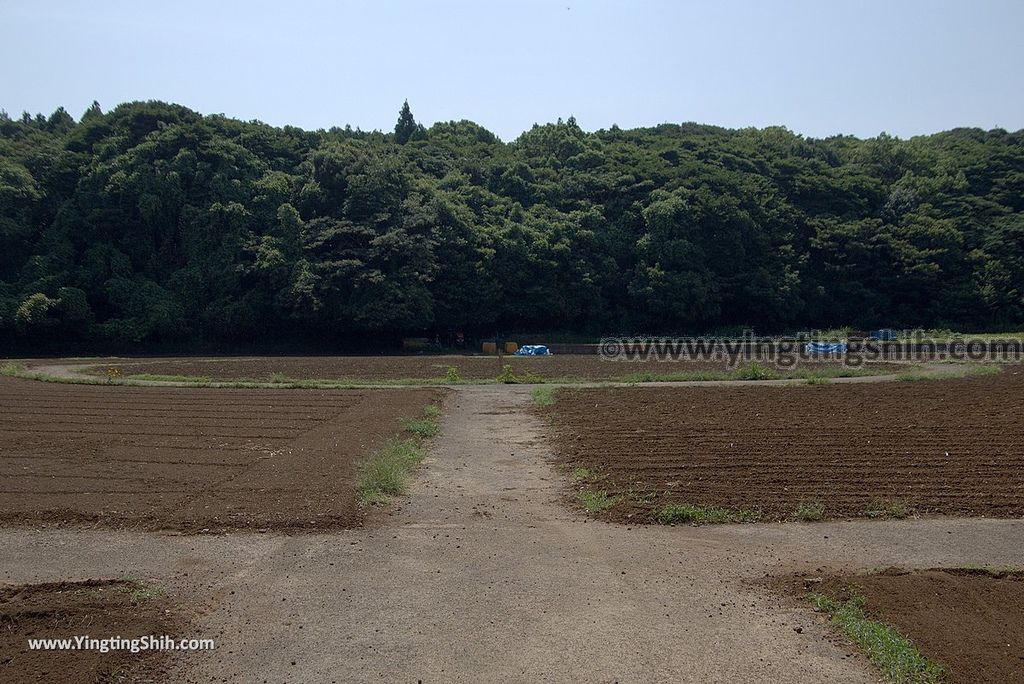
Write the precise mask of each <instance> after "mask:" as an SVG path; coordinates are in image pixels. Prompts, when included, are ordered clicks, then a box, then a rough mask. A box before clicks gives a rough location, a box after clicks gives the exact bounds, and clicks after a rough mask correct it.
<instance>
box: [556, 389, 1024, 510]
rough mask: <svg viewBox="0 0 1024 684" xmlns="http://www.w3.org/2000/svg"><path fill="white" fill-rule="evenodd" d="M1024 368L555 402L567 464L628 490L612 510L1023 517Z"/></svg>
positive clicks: (600, 392)
mask: <svg viewBox="0 0 1024 684" xmlns="http://www.w3.org/2000/svg"><path fill="white" fill-rule="evenodd" d="M1022 409H1024V370H1011V369H1006V370H1004V371H1003V372H1002V373H1001V374H999V375H992V376H984V377H972V378H963V379H957V380H941V381H940V380H935V381H918V382H905V383H871V384H847V385H820V386H810V385H802V386H784V387H735V388H734V387H706V388H700V387H698V388H659V387H642V388H628V387H627V388H601V389H563V390H561V391H559V393H558V394H557V401H556V402H555V404H554V405H553V406H552V407H550V408H548V409H545V410H544V413H545V414H546V415H547V416H548V417H549V418H550V421H551V427H550V428H549V433H550V437H551V439H552V441H553V443H554V445H555V451H556V453H557V454H558V457H559V460H560V461H561V462H562V464H563V465H564V466H565V467H566V469H573V468H587V469H588V470H589V471H591V473H596V474H597V476H598V477H597V478H593V479H592V481H591V482H590V483H588V484H586V485H585V486H587V487H589V488H590V489H592V490H606V491H607V492H608V494H609V495H610V496H613V497H619V498H618V499H617V501H616V503H615V505H614V506H612V507H611V508H610V509H608V510H606V511H605V512H604V513H603V514H602V516H603V517H606V518H607V519H611V520H616V521H621V522H626V521H633V522H639V521H646V522H652V521H654V520H655V519H656V516H657V512H658V511H659V510H661V508H662V507H663V506H664V505H665V504H670V503H671V504H694V505H716V506H724V507H729V508H734V509H760V510H761V511H762V513H763V518H765V519H784V518H788V517H790V516H791V515H792V514H793V512H794V510H795V509H796V507H797V506H798V505H799V504H801V503H802V502H810V501H817V502H821V503H822V504H823V505H824V508H825V515H826V516H827V517H846V516H851V517H852V516H882V515H886V513H885V512H884V511H881V512H880V509H884V508H885V505H886V504H890V503H900V504H904V505H906V506H908V507H909V508H910V509H911V512H913V513H916V514H939V513H944V514H954V515H985V516H997V517H1016V516H1020V515H1024V421H1022V420H1021V415H1022Z"/></svg>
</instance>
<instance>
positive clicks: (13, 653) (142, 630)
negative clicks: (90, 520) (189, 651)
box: [0, 580, 195, 684]
mask: <svg viewBox="0 0 1024 684" xmlns="http://www.w3.org/2000/svg"><path fill="white" fill-rule="evenodd" d="M140 591H144V589H142V588H140V587H138V586H137V585H135V584H132V583H129V582H122V581H114V580H90V581H86V582H59V583H52V584H32V585H23V586H16V587H6V588H0V681H4V682H61V683H62V684H87V683H89V684H91V683H93V682H111V681H159V680H161V679H162V678H163V677H162V675H163V674H164V672H163V665H164V662H165V658H166V655H167V653H168V651H161V650H152V649H147V650H139V651H138V652H137V653H132V652H131V650H108V651H107V653H102V652H101V651H99V650H29V645H28V640H29V639H68V638H74V637H76V636H80V635H81V636H88V637H90V638H93V639H106V638H110V637H122V638H124V639H133V638H137V637H141V636H156V637H158V638H159V637H163V636H169V637H172V638H174V639H181V638H193V637H194V636H195V635H192V634H187V635H186V634H184V633H183V629H182V624H183V620H182V618H181V616H180V615H179V614H178V613H177V612H176V611H175V610H174V608H173V606H172V605H171V604H170V602H169V601H167V600H166V599H164V598H162V597H160V596H156V597H149V596H142V595H140Z"/></svg>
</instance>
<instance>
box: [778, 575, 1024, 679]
mask: <svg viewBox="0 0 1024 684" xmlns="http://www.w3.org/2000/svg"><path fill="white" fill-rule="evenodd" d="M819 579H820V580H821V581H820V582H819V581H818V580H819ZM790 584H791V586H792V588H793V589H794V590H796V592H797V593H798V595H801V596H802V595H804V593H805V592H806V591H808V590H813V591H819V592H822V593H824V594H826V595H829V596H831V597H833V598H836V599H840V600H847V599H849V598H851V597H852V596H854V595H858V596H861V597H863V598H864V599H865V604H864V606H863V610H864V613H865V614H866V615H867V616H868V617H870V618H872V619H875V620H880V621H882V622H886V623H888V624H890V625H892V626H893V627H895V628H896V630H897V631H899V632H900V633H901V634H902V635H903V636H905V637H907V638H908V639H910V640H911V642H913V644H914V645H915V646H916V647H917V648H918V650H920V651H921V653H922V654H923V655H924V656H925V657H927V658H929V659H931V660H934V661H936V662H938V663H941V664H942V665H943V666H944V667H945V669H946V672H945V678H944V680H943V681H946V682H949V683H950V684H958V683H961V682H962V683H963V684H981V683H983V682H993V683H996V682H998V683H999V684H1002V683H1003V682H1020V681H1024V655H1022V654H1024V573H1019V572H1002V573H1000V572H988V571H986V570H960V569H954V570H950V569H934V570H914V571H907V570H896V569H890V570H887V571H885V572H882V573H876V574H870V575H845V576H826V577H824V578H813V579H810V578H807V577H800V578H797V579H796V580H794V581H791V582H790Z"/></svg>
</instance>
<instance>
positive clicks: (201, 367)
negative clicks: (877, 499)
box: [91, 354, 900, 382]
mask: <svg viewBox="0 0 1024 684" xmlns="http://www.w3.org/2000/svg"><path fill="white" fill-rule="evenodd" d="M506 364H508V365H510V366H512V370H513V372H514V373H515V374H516V375H517V376H521V377H524V378H525V377H527V376H529V375H530V374H532V375H534V376H537V377H539V378H543V379H547V380H551V379H556V378H575V379H580V380H614V379H620V378H624V377H626V376H630V375H634V374H637V373H652V374H657V375H666V374H670V373H694V372H703V371H727V370H729V368H728V366H727V364H726V363H725V362H724V361H722V362H714V361H655V360H651V361H637V362H632V361H622V362H616V361H605V360H602V359H601V357H600V356H598V355H596V354H595V355H578V356H577V355H574V356H549V357H521V356H504V357H500V358H499V357H497V356H333V357H265V358H257V359H252V358H239V359H210V360H204V359H161V360H153V361H143V362H137V363H122V362H111V363H109V364H103V365H102V366H98V367H96V368H95V369H93V370H92V371H91V372H93V373H95V374H99V375H105V374H106V369H107V368H108V367H110V366H115V367H117V368H119V369H120V370H121V372H122V374H123V375H124V376H130V375H139V374H144V373H146V374H154V375H184V376H201V377H207V378H210V379H213V380H239V379H250V380H267V379H268V378H269V377H270V376H271V375H273V374H275V373H280V374H282V375H284V376H286V377H288V378H294V379H303V380H306V379H336V380H346V379H348V380H362V381H366V380H408V379H419V380H433V381H435V382H436V381H443V380H444V378H445V376H446V373H447V370H448V368H450V367H454V368H456V369H457V370H458V373H459V376H460V377H461V378H463V379H466V380H494V379H496V378H497V377H498V375H499V374H501V372H502V368H503V366H505V365H506ZM825 366H829V367H837V366H839V367H841V366H842V363H841V362H838V361H820V362H818V361H815V362H804V363H801V364H800V366H799V367H800V368H819V367H825ZM866 367H868V368H871V369H872V370H874V371H877V372H879V373H885V372H889V371H892V370H894V369H898V368H900V366H898V365H894V364H882V363H872V364H870V365H867V366H866ZM780 370H785V369H780Z"/></svg>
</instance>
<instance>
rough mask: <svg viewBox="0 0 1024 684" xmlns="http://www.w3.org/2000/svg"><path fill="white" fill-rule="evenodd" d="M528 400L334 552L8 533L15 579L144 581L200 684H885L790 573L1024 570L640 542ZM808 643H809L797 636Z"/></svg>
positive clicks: (906, 550) (1006, 547)
mask: <svg viewBox="0 0 1024 684" xmlns="http://www.w3.org/2000/svg"><path fill="white" fill-rule="evenodd" d="M529 401H530V395H529V388H524V387H492V386H480V387H473V386H466V387H461V388H459V390H458V391H457V392H453V393H452V395H451V396H450V398H449V399H448V403H447V406H446V410H447V418H446V420H445V423H444V430H443V432H442V435H441V436H440V437H438V438H437V440H436V441H435V443H434V445H433V449H432V456H431V458H430V459H429V460H428V462H427V464H426V466H425V468H424V469H423V470H422V471H421V473H420V475H419V478H418V481H417V483H416V485H415V486H414V487H413V489H412V491H411V493H410V496H409V497H408V499H407V500H406V501H405V502H404V504H403V505H402V506H401V507H400V508H398V509H396V510H395V511H394V513H393V515H392V516H391V517H389V518H387V519H385V520H384V521H382V522H381V523H380V524H378V525H375V526H371V527H370V528H367V529H364V530H351V531H341V532H337V533H332V534H325V535H309V534H303V535H296V536H283V535H273V534H267V535H260V534H231V535H224V536H178V535H166V534H144V533H133V532H110V531H70V530H3V531H0V548H2V549H3V559H2V561H0V580H2V581H5V582H37V581H45V580H55V579H77V578H85V577H125V576H127V577H135V578H140V579H144V580H150V581H153V582H155V583H158V584H162V585H164V586H165V587H166V588H167V590H168V592H169V594H170V595H171V597H173V598H175V599H176V600H179V601H181V602H184V603H188V602H195V603H198V604H199V605H201V606H203V610H202V612H201V614H200V615H199V616H198V618H197V620H198V622H197V627H196V631H197V634H196V636H213V637H215V638H216V639H217V640H218V648H217V649H216V650H215V651H214V652H212V653H187V654H181V655H178V656H177V657H176V665H177V667H178V668H179V669H178V671H177V672H178V674H179V677H180V678H181V679H188V680H192V681H222V680H223V681H270V682H330V681H338V682H348V681H388V682H391V681H399V682H401V681H409V682H415V681H417V680H422V681H425V682H449V681H467V682H469V681H471V682H491V681H494V682H497V681H502V682H504V681H523V682H535V681H587V682H611V681H620V682H652V681H653V682H657V681H665V682H668V681H673V682H679V681H692V682H741V681H742V682H758V681H786V682H821V681H844V682H870V681H875V680H876V675H875V674H874V673H873V672H872V671H871V669H870V668H869V667H868V666H867V665H866V663H865V662H864V661H863V659H862V658H860V657H859V656H850V655H849V654H850V651H849V650H848V649H844V648H842V647H840V646H836V645H833V644H832V643H830V642H828V641H825V640H824V639H823V638H822V636H823V635H824V633H825V630H824V627H823V626H822V625H821V624H819V623H818V622H817V621H816V620H815V619H814V617H813V616H812V614H811V613H809V612H807V611H805V610H803V609H802V608H801V609H798V608H794V607H791V606H788V605H786V604H785V603H784V602H780V600H779V599H777V598H776V597H775V596H773V595H771V594H770V593H768V592H767V591H766V590H765V589H764V588H763V587H762V586H761V585H760V580H761V579H762V578H763V577H764V575H765V574H766V573H771V574H776V573H781V572H785V571H792V570H814V569H816V568H819V567H828V568H830V569H865V568H873V567H883V566H889V565H902V566H911V567H928V566H941V565H956V564H994V565H1021V564H1024V544H1022V543H1021V542H1022V540H1024V523H1022V522H1021V521H1016V520H982V519H972V520H965V519H960V520H954V519H949V520H944V519H938V520H935V519H933V520H908V521H884V522H883V521H875V522H856V523H848V522H836V523H819V524H807V525H805V524H786V525H739V526H723V527H704V528H690V527H681V528H664V527H643V528H632V529H631V528H628V527H625V526H618V525H609V524H605V523H600V522H594V521H589V520H587V519H585V518H583V517H582V516H580V515H577V514H575V513H573V512H572V511H571V510H569V509H568V508H566V507H565V506H564V505H563V504H562V502H561V501H560V498H561V497H562V495H563V486H564V485H563V483H562V480H561V477H560V476H559V475H558V474H556V473H555V472H554V471H553V470H552V468H551V466H550V465H549V460H550V454H549V452H548V449H547V446H546V445H545V443H544V441H543V440H542V437H541V428H542V426H541V425H540V424H539V422H538V421H537V419H535V418H534V417H532V416H531V415H530V414H529V413H528V412H527V411H526V408H527V407H528V405H529ZM795 626H802V628H803V629H802V633H797V632H796V631H794V627H795Z"/></svg>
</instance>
